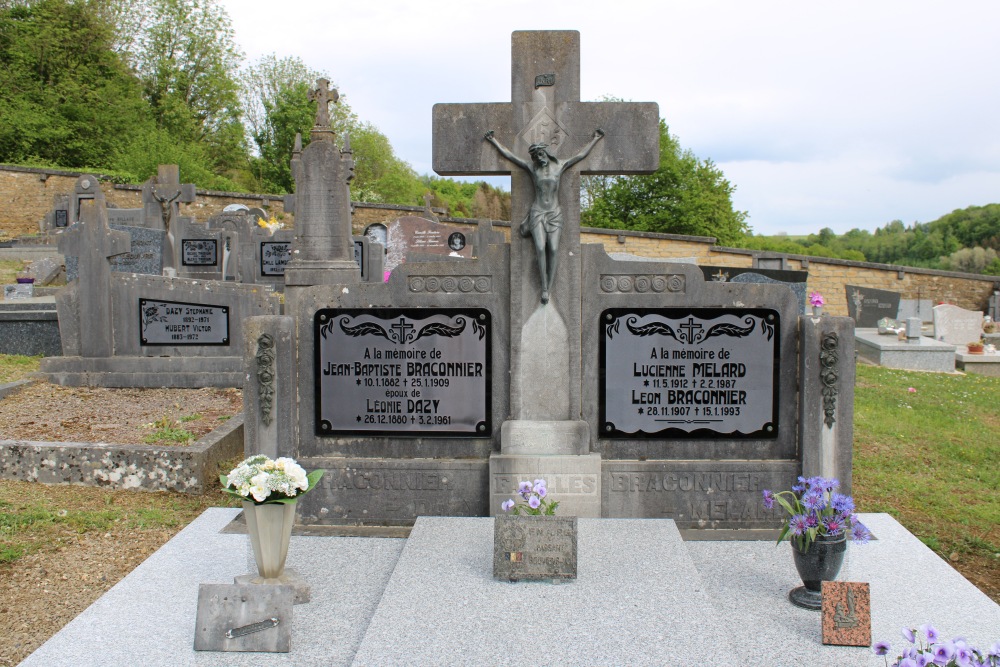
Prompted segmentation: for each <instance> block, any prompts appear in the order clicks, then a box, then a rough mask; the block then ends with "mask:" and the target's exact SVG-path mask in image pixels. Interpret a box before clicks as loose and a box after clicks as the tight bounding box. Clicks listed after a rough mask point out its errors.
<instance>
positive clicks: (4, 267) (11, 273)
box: [0, 259, 27, 285]
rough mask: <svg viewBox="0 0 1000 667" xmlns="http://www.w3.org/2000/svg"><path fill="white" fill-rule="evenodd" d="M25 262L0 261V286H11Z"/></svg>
mask: <svg viewBox="0 0 1000 667" xmlns="http://www.w3.org/2000/svg"><path fill="white" fill-rule="evenodd" d="M25 266H27V262H25V261H24V260H21V259H0V285H10V284H13V282H14V279H15V278H17V276H18V275H19V274H20V273H21V271H23V270H24V267H25Z"/></svg>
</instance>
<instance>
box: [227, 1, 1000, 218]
mask: <svg viewBox="0 0 1000 667" xmlns="http://www.w3.org/2000/svg"><path fill="white" fill-rule="evenodd" d="M221 1H222V3H223V4H224V5H225V6H226V8H227V10H228V12H229V14H230V16H231V17H232V20H233V27H234V29H235V32H236V40H237V42H238V43H239V45H240V47H241V48H242V49H243V50H244V51H245V53H246V56H247V59H248V60H249V61H253V60H255V59H257V58H259V57H260V56H262V55H265V54H267V53H276V54H277V55H278V56H279V57H280V56H297V57H299V58H301V59H302V60H303V61H304V62H305V63H306V65H307V66H309V67H311V68H313V69H316V70H320V71H324V72H327V73H329V75H330V77H331V80H332V81H333V82H334V83H335V84H336V85H337V87H338V88H339V89H340V92H341V93H342V94H343V95H344V96H345V98H346V100H347V101H348V103H349V104H350V105H351V108H352V109H353V110H354V111H355V112H356V113H357V114H358V115H359V116H360V118H361V119H362V120H366V121H369V122H371V123H373V124H374V125H375V126H377V127H378V128H379V129H380V130H381V131H382V132H383V133H384V134H385V135H386V136H387V137H388V138H389V140H390V141H391V142H392V145H393V147H394V148H395V150H396V152H397V154H398V155H399V156H400V157H401V158H402V159H404V160H406V161H407V162H409V163H410V164H411V165H412V166H413V168H414V169H415V170H416V171H417V172H419V173H431V172H432V170H431V107H432V106H433V104H434V103H436V102H506V101H509V100H510V33H511V32H512V31H514V30H546V29H572V30H579V31H580V33H581V93H582V95H581V97H582V99H584V100H595V99H598V98H600V97H601V96H604V95H612V96H615V97H621V98H624V99H628V100H634V101H643V102H646V101H650V102H657V103H658V104H659V105H660V115H661V116H662V117H664V118H665V119H666V121H667V123H668V124H669V126H670V131H671V132H672V133H673V134H675V135H677V136H678V137H679V139H680V143H681V146H683V147H684V148H690V149H691V150H693V151H694V153H695V154H696V155H698V156H699V157H701V158H710V159H711V160H713V161H714V162H715V163H716V164H717V165H719V166H720V167H721V168H722V169H723V171H724V172H725V174H726V177H727V178H728V179H729V180H730V181H731V182H732V183H733V184H735V185H736V187H737V190H736V194H735V196H734V203H735V205H736V207H737V208H738V209H742V210H746V211H748V212H749V214H750V218H749V220H750V225H751V227H752V228H753V230H754V232H755V233H757V234H776V233H779V232H786V233H788V234H807V233H814V232H817V231H819V230H820V229H821V228H823V227H830V228H832V229H833V230H834V231H836V232H838V233H843V232H846V231H848V230H850V229H852V228H854V227H859V228H862V229H874V228H875V227H877V226H880V225H884V224H885V223H887V222H889V221H891V220H894V219H900V220H903V221H904V222H905V223H907V224H910V223H912V222H915V221H920V222H928V221H930V220H934V219H936V218H938V217H940V216H941V215H943V214H945V213H948V212H950V211H952V210H954V209H959V208H965V207H966V206H970V205H983V204H988V203H992V202H997V201H1000V85H998V83H1000V80H998V79H1000V37H998V26H1000V2H996V1H995V0H978V1H975V2H973V1H963V0H950V1H948V2H945V1H944V0H934V1H930V0H864V1H857V0H838V1H837V2H819V1H816V0H792V1H787V2H775V1H761V0H717V1H706V0H687V1H685V2H680V1H677V0H661V1H658V2H656V1H649V2H645V1H639V0H604V1H602V2H592V1H590V0H573V1H563V0H492V1H491V2H481V1H480V0H406V1H403V0H392V1H388V0H351V1H350V2H345V1H344V0H332V1H331V0H326V1H325V2H320V1H319V0H283V1H282V2H263V1H262V0H221ZM494 182H495V183H497V184H501V185H503V187H508V185H507V183H508V182H509V181H508V179H503V180H495V181H494Z"/></svg>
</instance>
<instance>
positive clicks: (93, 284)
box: [59, 189, 132, 357]
mask: <svg viewBox="0 0 1000 667" xmlns="http://www.w3.org/2000/svg"><path fill="white" fill-rule="evenodd" d="M131 246H132V237H131V236H129V234H128V232H119V231H114V230H112V229H111V228H110V227H109V226H108V209H107V207H106V205H105V202H104V195H103V193H101V192H100V189H98V191H97V195H96V196H95V197H94V199H93V200H90V201H84V202H81V207H80V222H78V223H77V224H75V225H73V226H72V227H70V228H68V229H67V230H66V231H65V232H63V233H62V235H61V236H60V237H59V252H60V253H62V254H63V255H64V256H74V255H75V256H76V257H78V258H79V260H78V261H79V264H78V267H79V268H78V269H77V275H78V278H77V285H76V290H77V296H78V315H79V318H80V321H79V331H80V356H82V357H110V356H112V354H113V353H114V349H113V348H114V345H113V337H112V319H111V318H112V311H111V263H110V262H109V261H108V260H109V259H110V258H112V257H114V256H116V255H123V254H125V253H127V252H129V251H130V250H131Z"/></svg>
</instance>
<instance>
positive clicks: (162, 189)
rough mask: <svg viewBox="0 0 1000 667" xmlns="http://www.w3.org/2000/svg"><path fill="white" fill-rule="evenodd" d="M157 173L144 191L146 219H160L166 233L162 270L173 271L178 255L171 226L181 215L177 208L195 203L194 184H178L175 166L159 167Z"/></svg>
mask: <svg viewBox="0 0 1000 667" xmlns="http://www.w3.org/2000/svg"><path fill="white" fill-rule="evenodd" d="M156 171H157V173H156V180H155V182H151V183H149V184H148V185H147V186H146V188H144V189H143V200H144V202H145V205H146V206H145V208H146V217H147V218H149V217H150V215H152V217H153V218H154V219H155V218H159V219H161V220H162V221H163V229H164V230H165V231H166V232H167V237H166V240H165V242H164V248H163V266H164V267H165V268H173V269H176V268H177V260H176V257H177V254H176V249H175V248H174V243H175V239H174V235H173V231H172V229H171V224H172V223H173V222H174V221H175V220H177V217H178V216H179V215H180V213H181V207H180V205H181V204H190V203H191V202H193V201H195V199H196V198H197V194H196V193H195V185H194V183H181V172H180V167H178V166H177V165H176V164H161V165H160V166H159V167H158V168H157V170H156ZM157 209H158V210H157Z"/></svg>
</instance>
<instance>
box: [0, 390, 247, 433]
mask: <svg viewBox="0 0 1000 667" xmlns="http://www.w3.org/2000/svg"><path fill="white" fill-rule="evenodd" d="M0 406H2V410H0V440H39V441H43V442H106V443H109V444H119V445H138V444H142V443H143V439H144V438H146V437H147V436H149V435H151V434H152V433H153V432H154V431H155V430H156V428H157V427H156V426H154V423H155V422H158V421H160V422H161V423H162V420H163V419H164V418H166V419H167V421H168V423H169V424H170V425H171V426H173V427H175V428H182V429H184V430H186V431H189V432H191V434H192V435H193V436H194V439H195V440H197V439H198V438H200V437H201V436H203V435H205V434H206V433H208V432H210V431H212V430H213V429H215V428H216V427H217V426H218V425H219V423H220V417H230V416H232V415H235V414H239V412H240V411H242V410H243V393H242V392H241V391H240V390H239V389H213V388H206V389H103V388H89V387H60V386H58V385H54V384H49V383H47V382H35V383H33V384H31V385H28V386H27V387H26V388H25V389H22V390H21V391H19V392H17V393H15V394H13V395H11V396H8V397H7V398H5V399H3V401H2V403H0ZM182 419H183V421H180V420H182ZM156 444H186V443H164V442H158V443H156Z"/></svg>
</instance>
